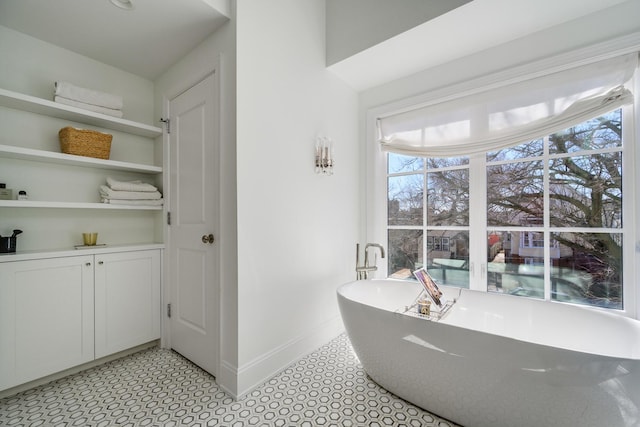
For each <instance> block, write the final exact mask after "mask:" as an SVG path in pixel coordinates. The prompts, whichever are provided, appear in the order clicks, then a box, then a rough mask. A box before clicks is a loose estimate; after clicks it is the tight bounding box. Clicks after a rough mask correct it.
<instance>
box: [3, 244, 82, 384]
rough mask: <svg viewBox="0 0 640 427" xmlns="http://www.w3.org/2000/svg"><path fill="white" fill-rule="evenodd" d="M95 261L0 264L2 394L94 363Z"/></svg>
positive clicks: (80, 258)
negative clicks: (37, 380) (51, 375)
mask: <svg viewBox="0 0 640 427" xmlns="http://www.w3.org/2000/svg"><path fill="white" fill-rule="evenodd" d="M93 296H94V295H93V257H92V256H77V257H67V258H54V259H43V260H30V261H15V262H6V263H0V389H6V388H9V387H13V386H16V385H18V384H22V383H25V382H28V381H32V380H34V379H37V378H40V377H43V376H46V375H50V374H53V373H55V372H59V371H62V370H65V369H68V368H70V367H73V366H75V365H79V364H82V363H86V362H89V361H91V360H93V358H94V348H93V331H94V329H93V326H94V325H93V314H94V312H93Z"/></svg>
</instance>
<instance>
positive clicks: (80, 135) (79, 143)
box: [58, 126, 113, 159]
mask: <svg viewBox="0 0 640 427" xmlns="http://www.w3.org/2000/svg"><path fill="white" fill-rule="evenodd" d="M58 137H59V138H60V149H61V150H62V152H63V153H65V154H75V155H76V156H86V157H95V158H97V159H108V158H109V154H110V153H111V138H112V137H113V135H111V134H108V133H102V132H97V131H95V130H88V129H77V128H73V127H70V126H67V127H64V128H62V129H60V131H59V132H58Z"/></svg>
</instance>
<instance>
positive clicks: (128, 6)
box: [109, 0, 133, 10]
mask: <svg viewBox="0 0 640 427" xmlns="http://www.w3.org/2000/svg"><path fill="white" fill-rule="evenodd" d="M109 1H110V2H111V4H112V5H114V6H116V7H119V8H120V9H124V10H133V3H132V2H131V0H109Z"/></svg>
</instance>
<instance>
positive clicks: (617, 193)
mask: <svg viewBox="0 0 640 427" xmlns="http://www.w3.org/2000/svg"><path fill="white" fill-rule="evenodd" d="M623 116H624V115H623V109H622V108H618V109H616V110H614V111H611V112H608V113H606V114H602V115H599V116H598V117H595V118H592V119H589V120H586V121H584V122H581V123H579V124H577V125H574V126H571V127H569V128H567V129H564V130H561V131H559V132H555V133H553V134H550V135H547V136H545V137H542V138H539V139H536V140H533V141H530V142H527V143H524V144H520V145H516V146H512V147H508V148H502V149H500V150H496V151H490V152H485V153H481V154H472V155H470V156H460V157H450V158H442V157H421V156H415V157H414V156H410V155H403V154H395V153H388V155H387V166H388V168H387V212H388V216H387V217H388V223H387V238H388V242H387V244H388V252H389V257H388V275H389V276H390V277H395V278H411V277H412V275H411V272H412V271H413V270H415V269H418V268H420V267H426V268H427V270H428V271H429V272H430V274H431V275H432V276H433V277H434V278H435V279H436V280H437V281H439V283H441V284H444V285H452V286H459V287H470V276H471V275H472V274H473V265H474V263H475V264H476V265H482V269H481V271H482V273H481V274H480V276H476V277H482V280H483V286H482V288H484V289H486V290H487V291H489V292H496V293H505V294H511V295H519V296H527V297H533V298H541V299H547V300H555V301H564V302H571V303H577V304H586V305H591V306H598V307H606V308H612V309H623V308H624V300H623V294H624V293H623V285H624V283H623V276H624V275H623V264H624V263H623V258H624V256H623V255H624V249H623V248H624V236H623V234H624V230H625V226H626V222H627V218H623V212H624V211H625V205H626V204H628V203H630V202H631V201H632V200H627V197H623V185H622V183H623V174H624V173H627V171H626V170H624V169H623V158H625V156H628V155H630V154H627V153H626V150H627V147H626V144H624V143H623ZM627 151H628V150H627ZM629 172H630V171H629ZM470 176H473V177H483V180H477V181H476V180H475V179H474V181H473V182H472V183H470ZM479 183H480V184H479ZM625 190H627V189H625ZM625 194H626V192H625ZM471 205H473V206H475V207H476V208H481V209H477V210H475V209H474V212H470V206H471ZM480 212H482V213H480ZM485 213H486V214H485ZM478 229H480V230H482V233H475V232H473V233H472V232H471V230H478ZM478 236H482V237H480V239H482V240H483V241H479V240H478V241H476V240H472V239H478ZM470 248H480V249H479V250H476V252H475V254H476V255H473V254H472V252H473V251H470ZM478 254H480V255H478ZM474 256H475V259H474ZM483 258H484V259H483ZM475 288H477V286H475Z"/></svg>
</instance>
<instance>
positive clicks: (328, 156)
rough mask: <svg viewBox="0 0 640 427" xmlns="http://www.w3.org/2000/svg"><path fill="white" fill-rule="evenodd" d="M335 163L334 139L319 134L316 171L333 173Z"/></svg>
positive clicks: (318, 172) (327, 173)
mask: <svg viewBox="0 0 640 427" xmlns="http://www.w3.org/2000/svg"><path fill="white" fill-rule="evenodd" d="M334 163H335V158H334V152H333V140H332V139H331V138H328V137H326V136H318V137H317V138H316V173H317V174H324V175H333V165H334Z"/></svg>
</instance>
